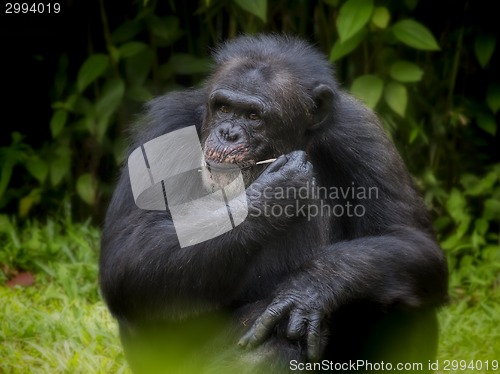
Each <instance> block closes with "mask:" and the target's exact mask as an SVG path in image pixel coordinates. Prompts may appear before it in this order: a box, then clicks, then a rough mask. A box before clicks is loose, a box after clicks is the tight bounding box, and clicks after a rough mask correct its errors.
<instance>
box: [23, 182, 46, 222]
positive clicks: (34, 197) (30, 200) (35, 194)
mask: <svg viewBox="0 0 500 374" xmlns="http://www.w3.org/2000/svg"><path fill="white" fill-rule="evenodd" d="M41 199H42V189H41V188H35V189H33V190H31V191H30V193H29V194H28V195H27V196H24V197H23V198H21V200H19V215H20V216H21V217H26V216H27V215H28V213H29V211H30V210H31V208H32V207H33V205H35V204H38V203H39V202H40V200H41Z"/></svg>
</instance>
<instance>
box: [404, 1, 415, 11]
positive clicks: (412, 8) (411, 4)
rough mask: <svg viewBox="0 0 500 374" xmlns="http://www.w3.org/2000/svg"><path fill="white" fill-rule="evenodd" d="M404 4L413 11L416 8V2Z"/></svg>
mask: <svg viewBox="0 0 500 374" xmlns="http://www.w3.org/2000/svg"><path fill="white" fill-rule="evenodd" d="M404 3H405V5H406V7H407V8H408V9H410V10H414V9H415V8H416V7H417V4H418V0H405V2H404Z"/></svg>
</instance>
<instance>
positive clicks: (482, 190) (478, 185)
mask: <svg viewBox="0 0 500 374" xmlns="http://www.w3.org/2000/svg"><path fill="white" fill-rule="evenodd" d="M497 180H498V178H497V175H496V173H495V172H493V171H492V172H490V173H488V174H487V175H486V176H485V177H484V178H481V179H479V178H478V177H477V176H475V175H473V174H464V175H462V176H461V177H460V184H461V185H462V186H463V187H464V190H465V194H466V195H470V196H480V195H485V194H488V193H491V191H492V188H493V186H494V184H495V182H496V181H497Z"/></svg>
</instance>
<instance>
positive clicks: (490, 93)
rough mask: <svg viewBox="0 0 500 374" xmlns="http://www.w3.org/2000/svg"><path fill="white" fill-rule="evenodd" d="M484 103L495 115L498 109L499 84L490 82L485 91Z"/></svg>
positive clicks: (499, 105)
mask: <svg viewBox="0 0 500 374" xmlns="http://www.w3.org/2000/svg"><path fill="white" fill-rule="evenodd" d="M486 102H487V103H488V106H489V107H490V109H491V111H492V112H493V113H495V114H496V113H497V112H498V109H500V84H498V82H492V83H490V85H489V86H488V89H487V90H486Z"/></svg>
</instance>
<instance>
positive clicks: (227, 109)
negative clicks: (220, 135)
mask: <svg viewBox="0 0 500 374" xmlns="http://www.w3.org/2000/svg"><path fill="white" fill-rule="evenodd" d="M229 111H230V110H229V107H228V106H227V105H221V106H220V107H219V112H222V113H229Z"/></svg>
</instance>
